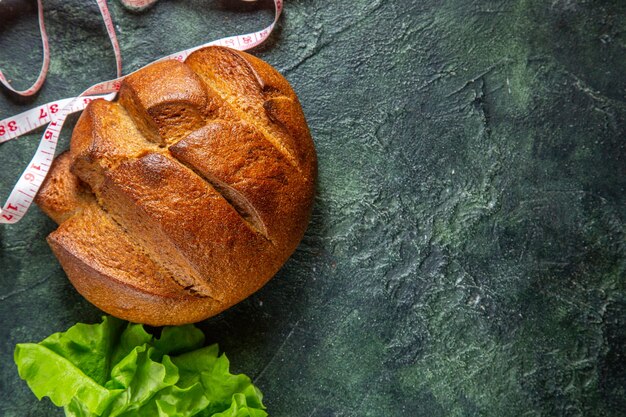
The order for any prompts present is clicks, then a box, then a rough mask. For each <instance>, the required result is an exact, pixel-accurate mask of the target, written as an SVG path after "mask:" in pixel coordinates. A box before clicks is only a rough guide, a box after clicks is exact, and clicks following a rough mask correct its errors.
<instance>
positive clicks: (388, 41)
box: [0, 0, 626, 417]
mask: <svg viewBox="0 0 626 417" xmlns="http://www.w3.org/2000/svg"><path fill="white" fill-rule="evenodd" d="M32 3H34V1H18V0H0V68H2V70H3V71H5V72H6V73H7V74H8V75H9V76H13V77H15V79H16V82H15V84H16V86H18V87H25V86H27V84H29V81H32V80H33V79H34V78H35V76H36V73H37V71H38V68H39V60H40V55H39V50H40V49H39V48H40V46H39V44H40V42H39V39H38V35H37V33H36V19H35V11H34V7H33V5H32ZM233 4H235V5H236V7H233V6H232V5H233ZM45 5H46V19H47V24H48V27H49V32H50V37H51V42H52V64H51V67H50V75H49V78H48V80H47V82H46V84H45V87H44V88H43V90H42V92H41V94H40V95H39V96H38V97H36V98H35V99H34V100H17V99H15V98H12V97H11V96H10V95H8V94H6V92H4V93H3V94H2V95H0V118H3V117H5V116H8V115H12V114H15V113H17V112H20V111H23V110H25V109H26V108H28V107H29V106H31V105H33V104H39V103H44V102H46V101H50V100H53V99H57V98H61V97H66V96H71V95H74V94H77V93H79V92H80V91H82V90H83V89H84V88H85V87H87V86H89V85H91V84H92V83H93V82H95V81H100V80H104V79H109V78H111V77H113V76H114V59H113V54H112V51H111V50H110V46H109V44H108V39H107V38H106V35H105V33H106V32H105V29H104V27H103V25H102V23H101V21H100V19H99V16H98V12H97V8H96V6H95V2H85V1H80V0H72V1H70V0H49V1H45ZM111 7H112V14H113V16H114V18H115V21H116V23H117V29H118V32H119V38H120V43H121V46H122V50H123V56H124V58H125V61H124V68H125V71H126V72H128V71H130V70H134V69H137V68H138V67H140V66H142V65H144V64H146V63H148V62H150V61H151V60H153V59H155V58H158V57H160V56H162V55H164V54H166V53H170V52H174V51H177V50H180V49H184V48H187V47H190V46H193V45H197V44H200V43H202V42H205V41H208V40H211V39H215V38H218V37H220V36H223V35H226V34H234V33H242V32H243V31H250V30H255V29H257V28H261V27H262V26H264V25H265V24H267V22H269V21H271V16H272V9H271V7H272V5H271V2H268V1H264V2H262V3H261V4H260V5H259V4H257V5H251V6H249V5H243V4H238V3H237V2H236V1H227V0H224V1H209V0H205V1H201V0H195V1H191V0H190V1H182V0H181V1H161V2H159V3H158V4H157V5H156V7H154V8H152V9H150V10H148V11H146V12H143V13H131V12H129V11H127V10H125V9H124V8H123V7H122V6H121V5H120V4H119V3H118V2H117V1H112V2H111ZM255 53H256V54H257V55H258V56H260V57H261V58H263V59H265V60H267V61H268V62H270V63H271V64H273V65H274V66H276V67H277V68H278V69H279V70H280V71H281V72H282V73H283V74H284V75H285V76H286V77H287V78H288V79H289V81H290V82H291V83H292V84H293V86H294V88H295V89H296V91H297V92H298V93H299V96H300V99H301V101H302V105H303V107H304V110H305V113H306V115H307V118H308V121H309V125H310V127H311V130H312V133H313V137H314V139H315V143H316V145H317V149H318V153H319V168H320V178H319V186H318V195H317V200H316V206H315V211H314V215H313V219H312V222H311V225H310V227H309V229H308V232H307V234H306V237H305V239H304V241H303V242H302V244H301V245H300V247H299V249H298V251H297V252H296V253H295V255H294V256H293V257H292V258H291V260H290V261H289V262H288V263H287V265H285V267H284V268H283V269H282V271H281V272H280V273H279V274H278V275H277V276H276V278H275V279H274V280H273V281H271V282H270V283H269V284H268V285H267V286H266V287H265V288H264V289H263V290H262V291H260V292H259V293H258V294H256V295H255V296H253V297H251V298H250V299H248V300H247V301H245V302H243V303H241V304H240V305H238V306H237V307H235V308H233V309H232V310H230V311H228V312H226V313H224V314H222V315H221V316H219V317H216V318H214V319H211V320H208V321H206V322H205V323H203V324H202V327H203V329H204V330H205V331H206V334H207V338H208V341H211V342H219V343H220V345H221V346H222V348H223V349H224V350H225V351H226V352H227V353H228V354H229V356H230V358H231V360H232V363H233V368H234V369H235V370H236V371H240V372H246V373H248V374H249V375H251V376H252V377H253V378H254V380H255V382H256V383H257V384H258V385H259V386H260V387H261V389H262V390H263V392H264V393H265V396H266V397H265V398H266V404H267V406H268V408H269V411H270V413H271V415H272V416H276V417H300V416H303V417H331V416H336V417H339V416H359V417H360V416H376V417H381V416H382V417H386V416H479V415H480V416H624V415H626V411H625V410H626V362H625V356H626V293H625V291H624V290H625V288H624V287H625V278H626V256H625V255H626V239H625V232H626V230H625V223H624V222H625V217H626V194H625V192H624V188H625V185H626V145H625V139H626V2H624V1H621V0H551V1H547V0H520V1H497V0H491V1H469V0H450V1H440V0H423V1H410V0H398V1H381V0H351V1H327V0H292V1H287V4H286V12H285V15H284V17H283V19H282V21H281V25H280V28H279V30H278V31H277V33H276V34H275V36H273V38H272V39H271V42H269V43H268V44H267V45H265V46H263V47H262V48H260V49H258V50H257V51H256V52H255ZM69 132H70V130H69V129H68V130H67V131H66V132H65V133H64V137H63V141H62V144H61V148H65V147H67V141H68V138H69V134H70V133H69ZM37 141H38V137H37V135H31V136H27V137H23V138H21V139H20V140H17V141H13V142H10V143H6V144H4V145H1V146H0V172H1V176H0V195H1V196H2V198H6V196H7V195H8V191H9V190H10V188H11V187H12V185H13V183H14V181H15V180H16V179H17V177H18V175H19V173H20V172H21V169H22V168H23V166H24V164H25V162H26V161H28V160H29V159H30V157H31V155H32V153H33V152H34V149H35V147H36V144H37ZM53 228H54V225H53V224H52V222H51V221H50V220H48V219H46V218H45V217H44V216H43V214H42V213H41V212H40V211H38V210H37V209H36V208H35V209H33V210H32V211H31V212H30V213H29V215H28V217H27V218H26V219H25V220H24V221H23V222H21V223H19V224H17V225H13V226H2V227H0V318H1V323H0V341H1V342H0V343H1V344H0V355H1V358H0V363H2V367H1V369H0V392H1V394H2V395H0V398H1V399H0V415H2V416H7V417H18V416H19V417H24V416H33V417H35V416H52V415H59V416H60V415H61V414H62V413H61V411H53V406H52V405H51V404H50V403H49V401H48V400H44V401H42V402H37V401H36V399H35V398H34V396H33V395H32V394H31V393H30V392H29V390H28V388H27V387H26V385H25V384H24V383H23V382H22V381H21V380H20V379H19V378H18V375H17V372H16V369H15V367H14V365H13V362H12V351H13V347H14V345H15V343H18V342H24V341H37V340H40V339H42V338H43V337H45V336H47V335H49V334H50V333H52V332H55V331H60V330H64V329H66V328H67V327H69V326H70V325H72V324H73V323H75V322H76V321H90V322H95V321H97V320H98V318H99V316H100V314H101V313H100V312H99V311H97V310H96V309H95V308H94V307H92V306H90V305H89V304H88V303H87V302H85V301H84V300H83V299H82V298H81V297H80V296H79V295H77V293H76V292H75V291H74V290H73V288H72V287H71V286H70V285H69V284H68V282H67V281H66V279H65V276H64V274H63V272H62V270H61V268H60V267H59V266H58V264H57V262H56V260H55V258H54V257H53V255H52V254H51V252H50V251H49V249H48V247H47V245H46V243H45V240H44V238H45V236H46V235H47V234H48V233H49V232H50V231H51V230H53Z"/></svg>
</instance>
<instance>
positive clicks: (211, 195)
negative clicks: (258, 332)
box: [37, 47, 317, 325]
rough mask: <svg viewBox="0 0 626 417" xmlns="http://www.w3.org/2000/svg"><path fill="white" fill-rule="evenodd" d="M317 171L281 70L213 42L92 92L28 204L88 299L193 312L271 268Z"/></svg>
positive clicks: (171, 320) (296, 231)
mask: <svg viewBox="0 0 626 417" xmlns="http://www.w3.org/2000/svg"><path fill="white" fill-rule="evenodd" d="M316 170H317V161H316V156H315V149H314V147H313V141H312V140H311V136H310V134H309V130H308V127H307V126H306V121H305V119H304V115H303V114H302V110H301V107H300V104H299V102H298V99H297V97H296V95H295V94H294V92H293V90H292V89H291V87H290V86H289V84H288V83H287V81H286V80H285V79H284V78H283V77H282V76H281V75H280V74H279V73H278V72H277V71H276V70H274V69H273V68H272V67H271V66H269V65H268V64H266V63H265V62H263V61H261V60H259V59H257V58H254V57H252V56H251V55H248V54H246V53H243V52H238V51H234V50H230V49H227V48H222V47H209V48H204V49H201V50H199V51H196V52H194V53H193V54H192V55H190V56H189V58H188V59H187V61H186V62H185V63H180V62H178V61H164V62H160V63H157V64H153V65H151V66H149V67H147V68H145V69H143V70H141V71H139V72H137V73H135V74H133V75H131V76H129V77H127V78H126V79H125V80H124V82H123V84H122V88H121V90H120V94H119V99H118V101H117V102H112V103H111V102H106V101H103V100H96V101H94V102H92V103H91V104H90V105H89V106H88V107H87V109H85V111H84V112H83V115H82V116H81V118H80V119H79V121H78V123H77V125H76V128H75V130H74V134H73V136H72V142H71V149H70V152H69V153H67V154H64V155H62V156H60V157H59V158H57V160H56V161H55V163H54V165H53V168H52V171H51V173H50V174H49V176H48V178H47V179H46V182H45V183H44V186H43V187H42V189H41V191H40V192H39V194H38V197H37V203H38V204H39V205H40V206H41V208H42V209H43V210H44V211H45V212H46V213H47V214H48V215H50V216H51V217H52V218H53V219H54V220H55V221H57V222H58V223H60V226H59V228H58V229H57V230H56V231H55V232H53V233H52V234H51V235H50V236H49V238H48V241H49V243H50V245H51V247H52V249H53V251H54V253H55V254H56V256H57V257H58V258H59V261H60V262H61V265H62V266H63V268H64V269H65V271H66V273H67V274H68V277H69V278H70V280H71V281H72V283H73V284H74V286H75V287H76V288H77V290H78V291H79V292H80V293H81V294H82V295H84V296H85V297H86V298H87V299H88V300H90V301H91V302H92V303H94V304H95V305H97V306H98V307H100V308H101V309H103V310H105V311H106V312H108V313H110V314H113V315H115V316H118V317H121V318H124V319H127V320H131V321H134V322H142V323H148V324H152V325H165V324H181V323H190V322H195V321H199V320H202V319H204V318H206V317H210V316H212V315H215V314H217V313H219V312H221V311H223V310H224V309H226V308H228V307H229V306H231V305H233V304H235V303H237V302H239V301H241V300H243V299H244V298H246V297H247V296H249V295H250V294H252V293H253V292H254V291H256V290H258V289H259V288H260V287H261V286H263V285H264V284H265V283H266V282H267V281H268V280H269V279H270V278H271V277H272V276H273V275H274V274H275V273H276V272H277V271H278V269H279V268H280V267H281V266H282V264H283V263H284V262H285V261H286V260H287V258H288V257H289V256H290V255H291V253H292V252H293V251H294V250H295V248H296V246H297V245H298V243H299V242H300V240H301V239H302V236H303V234H304V231H305V228H306V225H307V223H308V220H309V217H310V213H311V208H312V203H313V195H314V186H315V178H316V175H317V172H316ZM70 171H71V172H70Z"/></svg>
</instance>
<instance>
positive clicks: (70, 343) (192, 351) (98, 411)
mask: <svg viewBox="0 0 626 417" xmlns="http://www.w3.org/2000/svg"><path fill="white" fill-rule="evenodd" d="M203 345H204V334H203V333H202V332H201V331H200V330H199V329H197V328H196V327H194V326H193V325H186V326H177V327H164V328H163V329H162V332H161V335H160V336H159V337H155V336H153V335H151V334H149V333H148V332H146V330H145V329H144V328H143V326H142V325H139V324H132V323H127V322H124V321H122V320H119V319H116V318H113V317H104V318H103V321H102V323H99V324H91V325H90V324H82V323H79V324H76V325H75V326H73V327H71V328H70V329H69V330H67V331H66V332H62V333H55V334H53V335H51V336H50V337H48V338H46V339H45V340H43V341H41V342H40V343H21V344H18V345H17V346H16V348H15V355H14V359H15V363H16V364H17V368H18V372H19V375H20V377H21V378H22V379H24V380H25V381H26V382H27V384H28V386H29V387H30V389H31V390H32V391H33V393H34V394H35V396H37V398H38V399H40V400H41V399H42V398H43V397H49V398H50V400H51V401H52V402H53V403H54V404H55V405H56V406H58V407H63V408H64V410H65V415H66V416H67V417H130V416H136V417H191V416H196V417H211V416H212V417H266V416H267V413H266V412H265V406H264V405H263V402H262V399H263V396H262V394H261V392H260V391H259V389H258V388H256V387H255V386H254V385H253V384H252V381H251V380H250V378H248V377H247V376H245V375H241V374H240V375H233V374H231V373H230V372H229V366H230V363H229V361H228V359H227V358H226V356H225V355H224V354H222V355H220V354H219V349H218V347H217V345H212V346H208V347H202V346H203Z"/></svg>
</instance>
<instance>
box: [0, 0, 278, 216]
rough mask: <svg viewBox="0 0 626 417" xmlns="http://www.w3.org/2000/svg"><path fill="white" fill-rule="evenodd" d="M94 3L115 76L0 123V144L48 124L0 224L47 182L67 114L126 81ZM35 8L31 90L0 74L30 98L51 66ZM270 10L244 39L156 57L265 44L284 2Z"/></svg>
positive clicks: (128, 2) (21, 210)
mask: <svg viewBox="0 0 626 417" xmlns="http://www.w3.org/2000/svg"><path fill="white" fill-rule="evenodd" d="M96 1H97V3H98V7H99V8H100V13H101V14H102V18H103V19H104V23H105V25H106V28H107V32H108V34H109V38H110V39H111V45H112V46H113V50H114V52H115V61H116V66H117V78H116V79H114V80H109V81H105V82H101V83H98V84H95V85H93V86H91V87H89V88H88V89H87V90H85V91H84V92H83V93H81V94H80V95H79V96H78V97H71V98H66V99H63V100H57V101H53V102H50V103H47V104H43V105H41V106H38V107H35V108H34V109H31V110H28V111H25V112H23V113H20V114H18V115H17V116H14V117H9V118H8V119H4V120H0V143H3V142H7V141H9V140H12V139H15V138H17V137H19V136H21V135H24V134H26V133H28V132H30V131H32V130H34V129H37V128H38V127H41V126H44V125H46V124H47V125H48V127H47V128H46V130H45V131H44V133H43V135H42V137H41V141H40V143H39V147H38V148H37V151H36V152H35V156H34V157H33V159H32V160H31V161H30V163H29V164H28V166H27V168H26V169H25V170H24V172H23V173H22V175H21V176H20V179H19V180H18V181H17V184H15V186H14V187H13V190H12V191H11V194H10V195H9V198H8V199H7V201H6V202H5V204H4V206H3V207H2V209H0V223H16V222H18V221H19V220H20V219H22V217H24V215H25V214H26V211H27V210H28V208H29V207H30V206H31V204H32V203H33V200H34V198H35V195H36V194H37V192H38V191H39V188H40V187H41V184H42V183H43V180H44V179H45V178H46V174H47V173H48V171H49V170H50V165H51V163H52V159H53V158H54V154H55V151H56V147H57V142H58V139H59V135H60V133H61V128H62V127H63V123H64V122H65V119H66V118H67V116H68V115H70V114H72V113H76V112H79V111H81V110H83V109H84V108H85V107H87V104H89V102H90V101H92V100H94V99H97V98H102V99H105V100H109V101H110V100H114V99H115V96H116V95H117V92H118V90H119V89H120V85H121V82H122V80H123V79H124V77H126V76H122V57H121V53H120V48H119V45H118V42H117V37H116V35H115V29H114V27H113V21H112V19H111V14H110V13H109V9H108V7H107V2H106V0H96ZM156 1H157V0H121V2H122V3H123V4H124V5H125V6H126V7H129V8H132V9H135V10H136V9H141V8H145V7H148V6H150V5H152V4H153V3H155V2H156ZM246 1H249V0H246ZM37 7H38V8H39V9H38V14H39V28H40V32H41V39H42V44H43V56H44V58H43V65H42V67H41V71H40V73H39V76H38V77H37V80H36V81H35V83H34V84H33V85H32V86H31V87H30V88H28V89H26V90H23V91H18V90H15V89H14V88H13V87H12V86H11V85H10V84H9V82H8V80H7V79H6V78H5V77H4V75H3V74H2V72H1V71H0V82H1V83H2V84H3V85H4V86H5V87H6V88H8V89H9V90H11V91H13V92H15V93H16V94H19V95H22V96H30V95H33V94H35V93H36V92H37V91H38V90H39V89H40V88H41V86H42V85H43V82H44V80H45V78H46V73H47V70H48V66H49V64H50V51H49V47H48V36H47V34H46V29H45V26H44V21H43V6H42V2H41V0H37ZM274 8H275V14H274V21H273V22H272V24H270V25H269V26H267V27H266V28H265V29H262V30H260V31H258V32H252V33H247V34H244V35H235V36H229V37H226V38H222V39H218V40H216V41H212V42H208V43H205V44H203V45H200V46H196V47H193V48H190V49H186V50H184V51H180V52H177V53H175V54H171V55H168V56H166V57H163V58H160V59H158V60H157V61H163V60H166V59H177V60H179V61H181V62H182V61H184V60H185V59H186V58H187V57H188V56H189V55H190V54H191V53H192V52H194V51H196V50H198V49H200V48H204V47H206V46H211V45H221V46H227V47H229V48H233V49H238V50H240V51H245V50H247V49H251V48H254V47H255V46H258V45H260V44H261V43H263V42H264V41H265V40H266V39H267V38H268V37H269V35H270V34H271V33H272V31H273V30H274V27H275V25H276V23H277V22H278V18H279V17H280V14H281V12H282V10H283V0H274ZM157 61H155V62H157ZM137 71H139V70H137Z"/></svg>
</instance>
